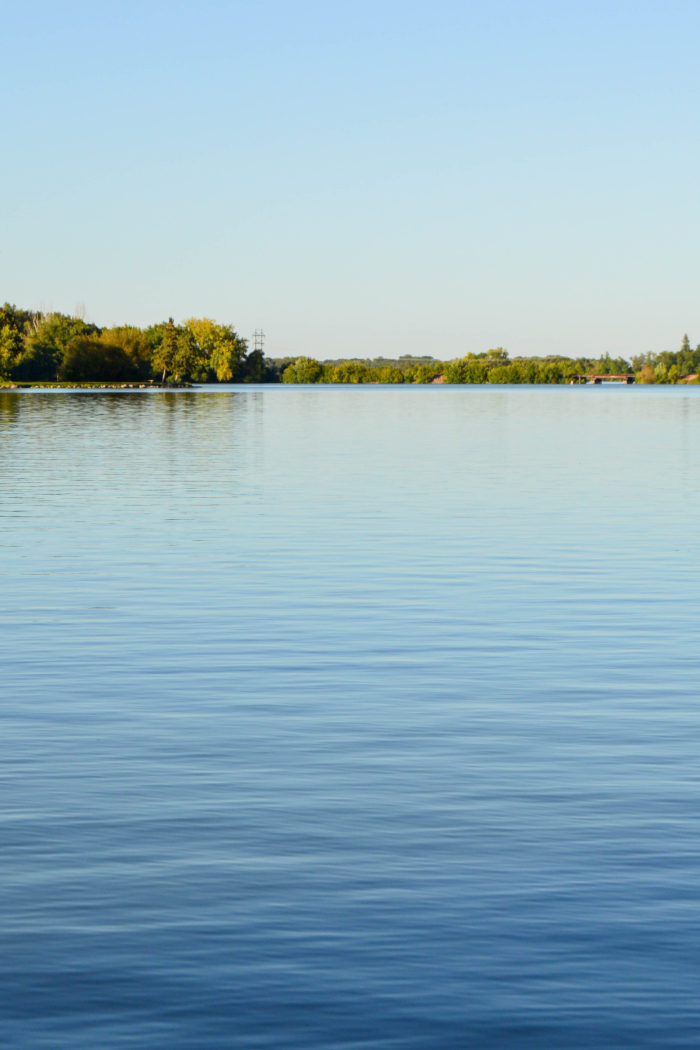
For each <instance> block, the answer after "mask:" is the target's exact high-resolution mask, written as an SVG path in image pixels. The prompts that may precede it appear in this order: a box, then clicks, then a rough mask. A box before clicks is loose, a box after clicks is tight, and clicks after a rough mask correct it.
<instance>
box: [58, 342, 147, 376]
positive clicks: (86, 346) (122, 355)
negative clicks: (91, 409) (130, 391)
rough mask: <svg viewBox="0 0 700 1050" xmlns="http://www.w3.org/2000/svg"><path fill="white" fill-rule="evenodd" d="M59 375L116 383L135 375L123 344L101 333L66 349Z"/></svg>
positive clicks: (74, 343)
mask: <svg viewBox="0 0 700 1050" xmlns="http://www.w3.org/2000/svg"><path fill="white" fill-rule="evenodd" d="M58 378H59V379H63V380H69V381H73V382H86V381H97V382H99V381H100V380H104V381H105V382H109V383H113V382H117V381H119V380H128V379H134V378H136V369H135V367H134V362H133V361H132V359H131V358H130V357H129V355H128V354H127V353H126V351H125V350H124V349H123V347H121V346H117V345H116V344H115V343H110V342H107V341H106V340H104V339H102V338H100V337H99V336H81V337H80V338H79V339H76V340H75V341H74V342H73V343H71V345H70V346H69V347H68V349H67V350H66V352H65V354H64V355H63V360H62V361H61V364H60V366H59V369H58Z"/></svg>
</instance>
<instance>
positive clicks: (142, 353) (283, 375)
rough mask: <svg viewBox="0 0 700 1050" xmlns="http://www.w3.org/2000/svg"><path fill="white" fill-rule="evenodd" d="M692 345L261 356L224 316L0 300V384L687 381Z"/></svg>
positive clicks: (693, 377)
mask: <svg viewBox="0 0 700 1050" xmlns="http://www.w3.org/2000/svg"><path fill="white" fill-rule="evenodd" d="M698 373H700V345H698V346H696V347H695V349H693V348H692V347H691V345H690V340H689V338H688V336H687V335H685V336H684V337H683V340H682V343H681V347H680V349H679V350H666V351H662V352H660V353H657V354H653V353H647V354H641V355H639V356H637V357H633V358H632V360H631V361H627V360H625V359H624V358H622V357H610V355H609V354H605V355H603V356H602V357H599V358H590V357H577V358H570V357H565V356H564V355H552V356H548V357H513V358H511V357H509V355H508V352H507V351H506V350H504V349H503V348H502V347H497V348H496V349H493V350H487V351H485V352H484V353H477V354H474V353H471V354H466V355H465V356H464V357H460V358H456V359H454V360H449V361H439V360H437V359H435V358H433V357H427V356H424V357H416V356H412V355H410V354H404V355H402V356H401V357H398V358H384V357H379V358H374V359H373V360H370V359H361V358H354V359H350V360H347V359H340V360H337V361H317V360H315V359H314V358H312V357H295V358H290V357H287V358H280V359H276V360H269V359H267V358H265V356H264V354H263V352H262V351H261V350H253V351H249V349H248V343H247V341H246V340H245V339H243V338H241V337H240V336H239V335H238V333H237V332H236V330H235V328H234V327H233V326H232V325H230V324H219V323H217V322H216V321H213V320H211V319H210V318H207V317H203V318H194V317H192V318H190V319H189V320H187V321H185V322H184V323H183V324H178V325H176V324H175V322H174V321H173V319H172V318H169V319H168V320H167V321H162V322H160V323H158V324H153V325H150V326H149V327H147V328H138V327H136V326H135V325H117V326H114V327H111V328H100V327H99V326H98V325H96V324H92V323H90V322H88V321H85V320H83V319H82V318H80V317H73V316H71V315H68V314H62V313H40V312H37V311H32V310H23V309H20V308H18V307H16V306H13V305H11V304H10V303H5V305H4V306H2V307H0V382H1V383H8V382H10V383H38V382H56V381H58V382H64V383H89V382H109V383H116V382H126V383H129V382H139V383H146V382H156V383H160V384H163V385H173V386H178V385H181V384H187V383H279V382H282V383H434V382H436V381H437V382H444V383H572V382H580V381H582V377H585V376H590V375H629V376H634V378H635V379H636V381H637V382H639V383H678V382H697V381H698V380H697V376H698Z"/></svg>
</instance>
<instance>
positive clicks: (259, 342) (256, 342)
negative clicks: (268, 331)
mask: <svg viewBox="0 0 700 1050" xmlns="http://www.w3.org/2000/svg"><path fill="white" fill-rule="evenodd" d="M264 343H265V333H264V332H263V330H262V328H256V329H255V331H254V332H253V353H255V351H256V350H259V351H260V353H262V351H263V346H264Z"/></svg>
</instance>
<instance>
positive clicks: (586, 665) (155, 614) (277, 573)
mask: <svg viewBox="0 0 700 1050" xmlns="http://www.w3.org/2000/svg"><path fill="white" fill-rule="evenodd" d="M699 393H700V392H697V391H696V390H693V389H689V390H680V389H678V388H667V389H649V390H644V389H640V390H634V389H630V388H622V389H619V390H608V389H604V390H598V389H594V390H589V389H586V388H564V389H558V388H545V389H532V388H504V389H499V390H492V389H479V388H476V389H474V388H447V387H442V388H417V389H413V388H406V389H402V388H398V389H396V388H352V389H347V388H344V389H338V388H320V389H319V388H299V389H291V388H266V389H259V388H258V389H256V388H248V389H245V388H230V389H225V388H217V389H214V390H201V391H180V392H166V391H144V392H143V393H137V392H134V393H130V394H121V393H111V394H107V393H104V394H94V393H89V392H81V393H75V394H74V393H66V392H60V393H54V392H46V393H43V392H42V393H38V392H36V393H26V392H23V393H0V486H1V487H0V568H1V570H2V594H3V601H2V603H0V656H1V658H2V667H3V676H2V685H3V688H2V704H1V706H0V712H1V714H2V740H3V758H2V766H1V767H0V770H1V772H2V803H1V808H0V815H1V818H2V823H1V825H0V832H1V834H2V840H1V841H2V855H3V876H2V879H1V880H0V905H1V906H2V916H3V918H2V920H0V921H1V922H2V933H3V945H4V951H3V953H2V956H0V1011H1V1013H2V1018H3V1030H4V1034H5V1038H6V1040H7V1045H8V1046H12V1047H23V1048H31V1050H35V1048H50V1050H94V1048H95V1047H100V1048H104V1050H117V1048H119V1050H121V1048H125V1047H134V1048H136V1047H138V1048H142V1047H148V1048H161V1047H162V1048H168V1050H173V1048H178V1050H179V1048H186V1050H201V1048H203V1047H206V1048H229V1047H231V1046H246V1047H261V1048H266V1050H267V1048H275V1050H278V1048H280V1047H284V1048H294V1047H299V1048H302V1047H303V1048H342V1050H350V1048H352V1050H356V1048H360V1047H362V1048H365V1047H366V1048H370V1047H371V1048H373V1050H389V1048H391V1050H396V1048H409V1047H415V1048H416V1050H418V1048H421V1050H422V1048H425V1047H440V1048H443V1047H444V1048H446V1050H447V1048H450V1050H452V1048H455V1047H461V1046H465V1047H466V1046H469V1047H478V1048H492V1047H493V1048H502V1047H509V1048H516V1050H520V1048H536V1047H537V1048H541V1047H549V1046H551V1047H567V1048H572V1047H591V1046H605V1047H635V1048H637V1047H640V1048H644V1047H655V1048H657V1047H658V1048H662V1047H663V1048H668V1047H691V1046H695V1045H696V1044H697V1029H698V1023H699V1022H700V1016H699V1015H700V1011H699V1010H698V1007H697V1005H696V997H695V991H696V987H697V982H698V977H699V976H700V974H699V962H700V958H699V956H700V950H699V949H698V947H697V935H696V934H697V929H698V920H699V918H700V911H699V908H698V903H697V890H696V883H697V881H698V875H699V874H700V855H699V847H698V841H699V839H698V832H699V831H700V828H699V827H698V823H699V821H700V817H699V810H698V806H697V792H698V763H697V754H698V745H699V744H700V724H699V719H698V706H697V704H698V701H697V684H696V683H697V658H696V650H697V646H698V620H699V613H700V597H699V596H700V587H699V583H700V580H699V579H698V576H699V570H698V567H697V559H696V558H695V556H694V546H693V544H694V537H695V534H696V532H697V526H698V518H699V515H700V483H699V481H698V472H697V469H696V463H695V460H696V450H697V448H698V446H699V445H700V397H699V396H698V394H699Z"/></svg>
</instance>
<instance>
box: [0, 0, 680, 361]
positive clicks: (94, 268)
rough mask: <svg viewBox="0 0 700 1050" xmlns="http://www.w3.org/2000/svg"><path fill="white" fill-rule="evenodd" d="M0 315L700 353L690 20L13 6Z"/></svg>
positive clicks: (396, 342) (1, 174)
mask: <svg viewBox="0 0 700 1050" xmlns="http://www.w3.org/2000/svg"><path fill="white" fill-rule="evenodd" d="M0 14H1V15H2V37H3V47H2V53H3V58H2V63H1V64H0V86H1V87H2V97H3V100H4V102H5V105H4V107H3V110H4V113H3V117H4V119H3V141H4V150H3V154H4V155H3V160H2V164H1V165H0V185H1V186H2V209H1V210H0V301H2V300H5V299H9V300H10V301H11V302H16V303H17V304H18V305H22V306H26V307H34V308H44V309H54V310H63V311H66V312H73V311H74V310H75V308H76V306H77V305H78V304H84V307H85V315H86V317H87V318H88V319H90V320H94V321H96V322H97V323H99V324H112V323H122V322H127V321H132V322H134V323H137V324H147V323H151V322H153V321H158V320H162V319H163V318H166V317H167V316H169V315H171V314H172V315H173V316H174V317H175V318H176V320H182V319H184V318H185V317H189V316H192V315H196V316H202V315H205V316H209V317H214V318H216V319H218V320H220V321H228V322H231V323H233V324H234V325H235V326H236V328H237V329H238V331H239V332H240V333H241V334H242V335H244V336H249V335H250V333H251V332H252V331H253V329H254V328H256V327H263V328H264V329H265V331H266V333H267V337H268V338H267V343H266V351H267V353H268V354H269V355H270V356H281V355H286V354H302V353H307V354H310V355H312V356H316V357H335V356H341V355H351V356H375V355H377V354H382V353H383V354H385V355H387V356H388V355H394V354H400V353H416V352H423V353H430V354H433V355H434V356H436V357H456V356H460V355H462V354H464V353H467V352H469V351H481V350H485V349H487V348H489V347H492V346H499V345H502V346H505V347H506V348H507V349H508V350H509V351H510V353H511V354H521V353H522V354H537V353H541V354H547V353H558V352H563V353H567V354H572V355H573V354H579V353H587V354H593V355H596V356H597V355H598V354H600V353H603V352H605V351H608V352H610V353H612V354H617V353H621V354H623V355H624V356H630V355H632V354H634V353H637V352H640V351H645V350H659V349H667V348H671V347H675V346H678V345H679V344H680V341H681V337H682V335H683V333H684V332H685V331H687V332H688V333H689V335H690V338H691V341H692V342H693V343H694V344H695V343H697V342H700V280H699V277H700V273H699V271H700V263H699V261H698V230H699V225H700V224H699V220H700V188H699V182H700V177H699V173H700V134H699V131H700V127H699V125H700V70H699V67H698V57H697V55H698V40H699V39H700V4H698V3H697V0H693V2H685V0H680V2H679V0H669V2H666V3H661V2H653V3H650V2H645V0H635V2H627V0H625V2H617V0H608V2H604V3H603V2H599V0H587V2H585V3H583V2H579V0H572V2H568V3H567V2H565V0H562V2H557V3H554V2H539V0H503V2H498V0H496V2H490V3H486V2H468V0H465V2H461V3H457V2H453V0H433V2H430V3H428V2H425V0H419V2H411V0H402V2H394V0H390V2H383V0H374V2H372V3H368V2H365V0H353V2H340V3H332V2H329V0H324V2H316V0H313V2H310V0H309V2H305V0H298V2H292V0H289V2H286V3H285V2H280V0H260V2H254V0H248V2H246V3H241V2H237V0H230V2H212V0H200V2H198V3H196V4H195V3H194V2H190V0H187V2H184V3H183V2H179V3H178V2H177V0H168V2H167V3H166V2H149V0H143V2H140V3H135V2H133V0H119V2H118V3H117V2H113V0H107V2H100V3H94V2H91V3H88V2H86V0H62V2H61V3H55V2H51V3H49V2H37V0H23V3H22V4H19V3H16V2H12V3H10V2H4V3H2V4H0Z"/></svg>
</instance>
